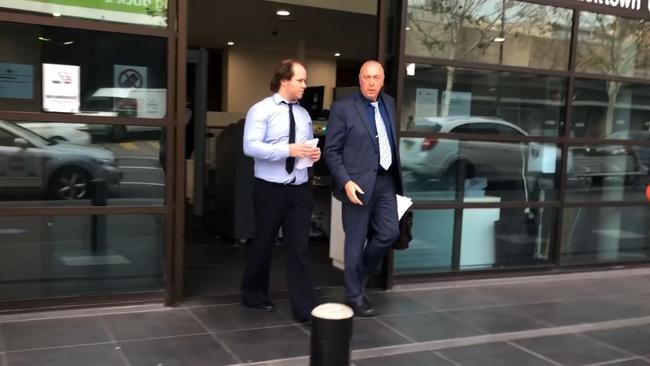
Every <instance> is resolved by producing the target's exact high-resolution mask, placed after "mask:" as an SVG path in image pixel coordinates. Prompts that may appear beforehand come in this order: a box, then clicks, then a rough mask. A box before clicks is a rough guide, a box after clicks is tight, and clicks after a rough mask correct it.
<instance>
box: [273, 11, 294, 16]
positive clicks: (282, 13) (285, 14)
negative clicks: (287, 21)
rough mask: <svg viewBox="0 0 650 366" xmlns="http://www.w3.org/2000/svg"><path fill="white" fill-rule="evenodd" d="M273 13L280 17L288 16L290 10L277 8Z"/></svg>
mask: <svg viewBox="0 0 650 366" xmlns="http://www.w3.org/2000/svg"><path fill="white" fill-rule="evenodd" d="M275 14H277V15H279V16H281V17H288V16H289V15H291V12H290V11H289V10H278V11H276V12H275Z"/></svg>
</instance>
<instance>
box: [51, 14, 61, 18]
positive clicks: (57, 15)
mask: <svg viewBox="0 0 650 366" xmlns="http://www.w3.org/2000/svg"><path fill="white" fill-rule="evenodd" d="M52 16H53V17H57V18H58V17H60V16H61V13H52Z"/></svg>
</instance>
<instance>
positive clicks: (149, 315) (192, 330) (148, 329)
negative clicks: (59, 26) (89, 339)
mask: <svg viewBox="0 0 650 366" xmlns="http://www.w3.org/2000/svg"><path fill="white" fill-rule="evenodd" d="M103 319H104V322H105V324H106V326H107V327H108V329H109V330H110V331H111V332H112V333H113V335H114V336H115V339H117V340H126V339H137V338H153V337H168V336H178V335H186V334H198V333H207V330H205V329H204V328H203V327H202V326H201V325H200V324H199V322H197V321H196V319H194V317H193V316H192V314H190V313H189V312H188V311H187V310H185V309H179V310H166V311H150V312H146V313H131V314H116V315H106V316H103Z"/></svg>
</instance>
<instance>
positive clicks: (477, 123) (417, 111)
mask: <svg viewBox="0 0 650 366" xmlns="http://www.w3.org/2000/svg"><path fill="white" fill-rule="evenodd" d="M407 68H408V69H409V70H410V72H408V73H407V76H406V79H405V81H404V98H403V102H402V113H401V114H402V121H401V129H402V131H419V132H430V133H433V132H440V133H445V132H456V133H485V134H498V135H508V136H528V135H530V136H559V135H561V133H562V128H563V125H564V115H565V95H566V94H565V93H566V79H565V78H561V77H555V76H542V75H532V74H516V73H509V72H497V71H478V70H468V69H460V68H455V67H439V66H429V65H421V64H418V65H413V66H408V67H407ZM488 124H489V125H488ZM467 125H469V126H467ZM488 127H489V129H488Z"/></svg>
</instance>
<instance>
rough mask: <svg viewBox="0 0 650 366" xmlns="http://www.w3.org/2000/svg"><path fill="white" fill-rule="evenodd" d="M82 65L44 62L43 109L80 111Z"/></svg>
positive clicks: (49, 110) (62, 111) (64, 111)
mask: <svg viewBox="0 0 650 366" xmlns="http://www.w3.org/2000/svg"><path fill="white" fill-rule="evenodd" d="M79 77H80V67H79V66H76V65H58V64H43V110H44V111H45V112H59V113H78V112H79V104H80V96H79V94H80V93H79V85H80V83H79Z"/></svg>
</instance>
